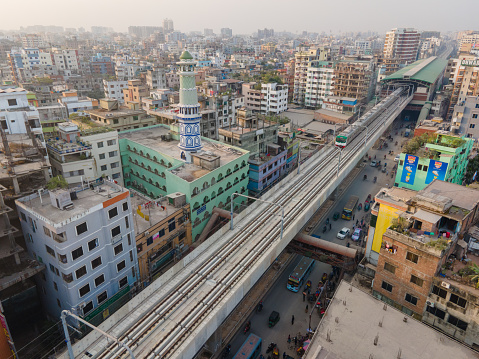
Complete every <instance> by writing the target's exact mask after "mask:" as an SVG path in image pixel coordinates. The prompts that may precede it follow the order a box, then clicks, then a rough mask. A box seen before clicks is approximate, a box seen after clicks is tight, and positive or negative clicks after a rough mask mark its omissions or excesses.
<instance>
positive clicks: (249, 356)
mask: <svg viewBox="0 0 479 359" xmlns="http://www.w3.org/2000/svg"><path fill="white" fill-rule="evenodd" d="M261 342H262V340H261V338H260V337H258V336H257V335H256V334H253V333H251V334H250V335H249V336H248V338H247V339H246V340H245V342H244V343H243V345H242V346H241V348H240V349H239V350H238V351H237V352H236V354H235V356H234V357H233V359H256V358H257V357H258V355H259V354H260V353H261Z"/></svg>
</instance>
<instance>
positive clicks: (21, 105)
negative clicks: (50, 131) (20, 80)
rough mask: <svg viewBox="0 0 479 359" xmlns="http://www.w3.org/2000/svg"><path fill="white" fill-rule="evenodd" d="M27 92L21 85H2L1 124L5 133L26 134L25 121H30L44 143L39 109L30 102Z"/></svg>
mask: <svg viewBox="0 0 479 359" xmlns="http://www.w3.org/2000/svg"><path fill="white" fill-rule="evenodd" d="M27 93H28V91H27V90H25V89H23V88H19V87H17V88H8V87H7V88H1V87H0V124H1V125H2V126H3V129H4V131H5V133H7V134H10V135H13V134H26V133H27V128H26V127H25V123H26V122H28V124H29V126H30V129H31V131H32V132H33V133H34V134H35V136H36V137H37V138H39V139H41V142H42V143H44V140H43V132H42V127H41V125H40V117H39V114H38V111H37V109H36V108H35V107H34V106H30V104H29V103H28V99H27Z"/></svg>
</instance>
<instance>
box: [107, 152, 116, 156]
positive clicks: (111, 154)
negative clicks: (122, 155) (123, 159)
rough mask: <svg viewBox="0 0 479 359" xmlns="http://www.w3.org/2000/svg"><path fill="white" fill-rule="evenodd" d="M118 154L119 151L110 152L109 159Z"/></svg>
mask: <svg viewBox="0 0 479 359" xmlns="http://www.w3.org/2000/svg"><path fill="white" fill-rule="evenodd" d="M117 154H118V152H117V151H111V152H108V157H115V156H116V155H117Z"/></svg>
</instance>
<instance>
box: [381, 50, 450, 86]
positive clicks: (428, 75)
mask: <svg viewBox="0 0 479 359" xmlns="http://www.w3.org/2000/svg"><path fill="white" fill-rule="evenodd" d="M446 65H447V60H445V59H440V58H438V57H435V56H433V57H429V58H427V59H422V60H418V61H416V62H414V63H412V64H411V65H408V66H406V67H403V68H402V69H401V70H399V71H396V72H395V73H393V74H391V75H389V76H387V77H385V78H384V79H383V80H382V81H384V82H388V81H392V80H416V81H420V82H425V83H428V84H433V83H434V82H435V81H436V80H437V79H438V77H440V76H441V75H442V74H443V72H444V69H445V68H446Z"/></svg>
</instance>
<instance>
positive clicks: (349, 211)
mask: <svg viewBox="0 0 479 359" xmlns="http://www.w3.org/2000/svg"><path fill="white" fill-rule="evenodd" d="M358 201H359V197H358V196H351V197H349V200H348V202H347V203H346V205H345V206H344V209H343V213H342V214H341V218H342V219H347V220H348V221H350V220H351V218H352V217H353V211H354V210H355V209H356V206H357V204H358Z"/></svg>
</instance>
